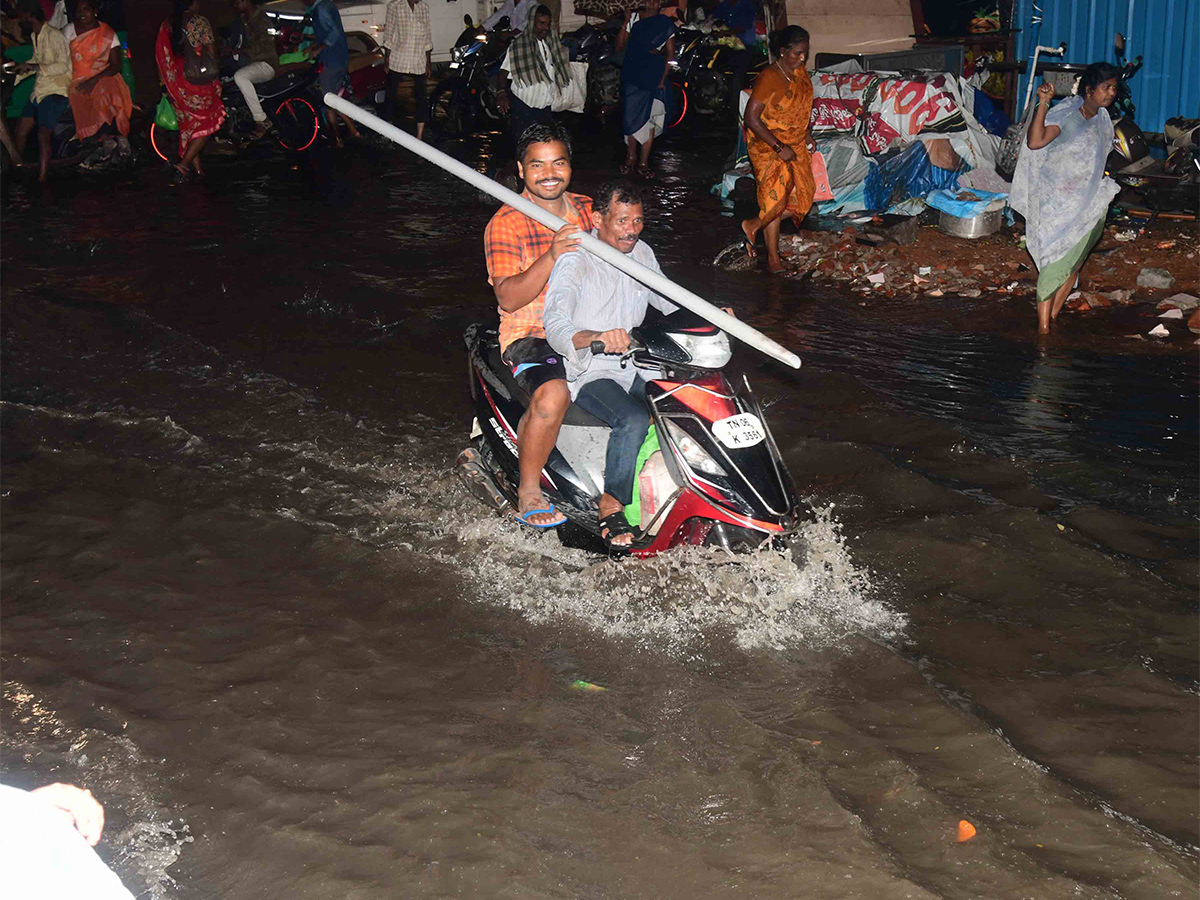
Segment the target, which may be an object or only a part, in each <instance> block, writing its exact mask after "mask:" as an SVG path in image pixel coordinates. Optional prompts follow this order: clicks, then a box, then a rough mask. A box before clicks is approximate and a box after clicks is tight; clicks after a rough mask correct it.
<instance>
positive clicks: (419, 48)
mask: <svg viewBox="0 0 1200 900" xmlns="http://www.w3.org/2000/svg"><path fill="white" fill-rule="evenodd" d="M381 43H382V44H383V49H384V53H385V55H386V58H387V66H388V80H387V100H386V101H385V102H384V104H383V117H384V118H385V119H387V120H388V121H389V122H391V123H392V124H393V125H395V124H396V89H397V88H399V87H400V77H401V76H402V75H407V76H409V77H411V78H412V80H413V96H414V97H415V99H416V104H417V115H416V119H417V140H424V138H425V122H426V120H427V119H428V118H429V101H428V100H427V99H426V98H427V95H428V88H427V79H428V78H429V76H430V75H432V74H433V57H432V54H433V31H432V29H431V28H430V26H429V6H428V5H427V4H426V3H425V0H392V2H391V3H389V4H388V7H387V18H386V20H385V22H384V26H383V41H382V42H381Z"/></svg>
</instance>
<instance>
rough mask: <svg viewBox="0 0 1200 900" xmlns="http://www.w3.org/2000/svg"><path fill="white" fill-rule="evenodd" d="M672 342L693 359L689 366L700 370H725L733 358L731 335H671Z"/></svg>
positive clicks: (720, 332)
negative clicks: (730, 345)
mask: <svg viewBox="0 0 1200 900" xmlns="http://www.w3.org/2000/svg"><path fill="white" fill-rule="evenodd" d="M671 340H673V341H674V342H675V343H677V344H678V345H679V346H680V347H682V348H683V349H684V350H685V351H686V352H687V354H688V356H690V357H691V358H692V361H691V362H690V363H688V365H691V366H696V367H697V368H699V369H720V368H723V367H724V366H725V364H726V363H727V362H729V359H730V357H731V356H733V353H732V351H731V350H730V349H729V335H727V334H726V333H725V332H723V331H718V332H717V333H716V334H687V333H675V334H672V335H671Z"/></svg>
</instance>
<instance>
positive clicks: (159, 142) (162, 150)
mask: <svg viewBox="0 0 1200 900" xmlns="http://www.w3.org/2000/svg"><path fill="white" fill-rule="evenodd" d="M150 149H152V150H153V151H154V153H155V155H156V156H157V157H158V158H159V159H161V160H162V161H163V162H166V163H174V162H175V161H176V160H177V159H179V132H178V131H167V129H165V128H159V127H158V123H157V122H151V123H150Z"/></svg>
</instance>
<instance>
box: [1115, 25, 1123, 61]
mask: <svg viewBox="0 0 1200 900" xmlns="http://www.w3.org/2000/svg"><path fill="white" fill-rule="evenodd" d="M1113 52H1114V53H1115V54H1116V55H1117V56H1118V57H1123V56H1124V55H1125V35H1123V34H1121V32H1119V31H1118V32H1117V33H1116V34H1115V35H1113Z"/></svg>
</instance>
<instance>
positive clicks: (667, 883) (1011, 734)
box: [0, 121, 1200, 900]
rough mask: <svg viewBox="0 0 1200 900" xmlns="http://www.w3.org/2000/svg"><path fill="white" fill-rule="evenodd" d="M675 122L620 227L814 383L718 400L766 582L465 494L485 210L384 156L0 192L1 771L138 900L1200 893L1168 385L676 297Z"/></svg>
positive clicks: (710, 148)
mask: <svg viewBox="0 0 1200 900" xmlns="http://www.w3.org/2000/svg"><path fill="white" fill-rule="evenodd" d="M684 127H685V128H689V129H690V130H687V131H684V132H682V133H678V134H674V135H672V136H671V137H670V139H669V140H668V141H667V142H666V144H665V146H664V147H663V149H662V151H661V153H662V158H661V161H660V163H659V168H660V172H661V178H660V180H659V181H657V182H656V183H655V184H654V185H653V188H652V192H653V195H654V198H655V203H654V206H653V208H652V209H650V210H648V219H649V222H648V225H647V228H646V231H645V233H644V234H643V238H644V239H645V240H647V241H648V242H649V243H650V244H651V245H652V246H653V247H654V249H655V251H656V252H657V254H658V257H659V260H660V262H661V264H662V267H663V269H664V271H665V272H666V273H667V274H668V275H669V276H671V277H674V278H677V279H678V280H679V281H680V282H681V283H683V284H684V285H685V286H687V287H689V288H691V289H693V290H695V291H696V292H697V293H699V294H700V295H702V296H704V297H706V298H707V299H710V300H712V301H714V302H719V303H720V305H730V306H732V307H734V308H735V310H736V311H737V314H738V315H739V316H740V317H742V318H744V319H747V320H748V321H749V322H750V323H751V324H753V325H754V326H755V327H757V328H759V329H761V330H763V331H764V332H766V333H767V334H769V335H770V336H771V337H773V338H775V339H776V340H778V341H780V342H781V343H783V344H784V345H785V346H787V347H788V348H789V349H791V350H794V351H795V352H797V353H798V354H799V355H800V356H801V358H802V359H803V360H804V366H803V368H801V369H800V370H799V371H795V372H793V371H791V370H786V369H784V368H783V367H782V366H780V365H778V364H775V363H773V362H770V361H768V360H766V359H765V358H764V357H761V356H758V355H756V354H755V353H754V352H753V351H751V350H749V349H747V348H744V347H739V348H737V350H736V352H735V356H734V363H733V366H734V368H735V370H737V371H738V372H739V373H740V372H745V373H746V375H747V376H748V377H749V379H750V380H751V382H752V384H753V385H754V387H755V389H756V390H757V391H759V392H760V394H761V395H762V396H763V398H764V401H765V403H764V405H765V406H766V407H767V416H768V417H769V419H770V423H771V426H772V428H773V430H774V434H775V437H776V440H777V442H778V444H779V446H780V449H781V451H782V453H783V455H784V457H785V459H786V461H787V463H788V466H789V468H790V470H791V472H792V475H793V477H794V479H795V481H796V483H797V485H798V487H799V488H800V489H801V492H802V493H803V495H804V496H805V497H806V500H807V502H808V504H809V506H810V507H811V509H812V522H811V523H810V524H809V525H807V526H806V529H805V533H804V538H805V541H804V544H803V548H802V549H801V550H798V551H797V554H796V556H795V558H792V557H791V556H789V555H787V554H781V553H774V552H763V553H760V554H757V555H755V556H752V557H748V558H745V559H740V560H738V561H735V562H730V561H729V560H728V559H727V558H725V557H724V556H721V555H720V554H717V553H716V552H707V551H706V552H701V551H695V550H693V551H688V552H681V553H678V554H670V555H667V556H664V557H660V558H658V559H655V560H645V561H628V560H627V561H621V562H614V561H609V560H602V559H598V558H596V557H591V556H588V555H585V554H584V553H582V552H581V551H578V550H571V549H566V548H564V547H562V546H561V545H560V544H559V542H558V540H557V538H556V537H555V536H554V535H553V534H548V535H546V534H533V533H530V532H527V531H522V530H520V529H519V528H518V527H517V526H516V525H515V524H513V523H510V522H509V521H507V520H505V519H503V518H501V517H499V516H497V515H496V514H494V513H491V512H489V511H488V510H486V509H485V508H484V507H483V506H481V505H480V504H479V503H478V502H477V501H476V500H474V499H473V498H471V497H470V496H469V495H468V494H466V492H465V491H464V490H463V489H462V487H461V486H460V483H459V481H458V480H457V478H456V476H455V474H454V471H453V465H454V460H455V457H456V456H457V454H458V452H459V450H461V449H462V447H463V446H465V444H466V441H467V434H468V430H469V427H470V418H471V413H470V405H469V395H468V390H467V383H466V377H465V375H466V364H465V358H464V357H465V353H464V347H463V341H462V333H463V330H464V329H465V328H466V326H467V325H469V324H471V323H473V322H479V321H482V322H489V323H490V322H492V321H493V320H494V318H495V305H494V300H493V298H492V294H491V291H490V288H489V287H488V285H487V282H486V270H485V265H484V257H483V251H482V234H483V228H484V226H485V225H486V223H487V220H488V218H489V217H490V215H491V214H492V212H493V211H494V205H493V204H492V203H490V202H488V203H484V202H483V201H482V200H481V199H480V197H479V195H478V194H477V192H476V191H474V190H472V189H469V188H467V187H466V186H465V185H462V184H460V183H458V182H456V181H453V180H451V179H450V178H449V177H448V176H445V175H442V174H441V173H440V172H437V171H436V170H434V169H433V168H432V167H431V166H429V165H428V164H425V163H423V162H421V161H418V160H417V159H416V158H414V157H411V156H410V155H408V154H406V153H404V152H403V151H400V150H391V149H388V148H385V147H382V146H379V145H365V146H364V145H359V146H357V147H352V148H351V149H349V150H348V151H346V152H345V153H342V154H338V155H333V156H330V155H328V152H327V151H325V150H323V149H319V150H318V151H317V152H314V153H313V154H312V155H310V156H309V157H307V158H305V159H304V160H303V161H301V162H298V163H297V162H290V161H288V160H286V159H284V158H283V157H281V156H267V157H264V158H261V159H240V160H232V161H230V160H221V159H217V158H213V159H212V160H210V161H209V162H208V165H207V168H208V171H209V175H208V178H207V182H206V183H203V184H191V185H185V186H182V187H179V188H171V187H169V186H168V183H167V177H166V175H165V174H164V173H162V172H159V171H158V170H156V169H152V168H145V169H141V170H139V171H136V172H133V173H130V174H128V175H127V176H124V178H123V180H116V181H113V180H100V179H96V178H92V179H88V178H86V177H73V176H70V175H67V176H64V177H63V178H61V179H59V180H58V181H57V183H53V184H52V185H51V186H50V187H49V188H48V189H47V190H46V191H45V192H43V191H42V190H40V189H38V188H37V187H36V186H35V185H34V184H33V183H31V182H21V181H17V180H15V179H13V178H8V179H6V184H5V185H4V197H3V220H2V234H0V238H2V240H3V284H4V290H3V300H2V309H0V312H2V315H3V319H2V328H3V344H2V351H3V385H2V386H3V403H2V405H0V416H2V427H3V433H2V435H3V442H2V445H0V446H2V450H3V473H2V485H0V487H2V496H3V503H2V506H0V514H2V516H3V544H2V553H3V556H2V562H3V582H2V588H3V665H4V675H3V677H4V703H3V737H2V738H0V775H2V776H3V780H4V782H5V783H8V784H14V785H17V786H20V787H32V786H34V785H37V784H41V783H45V782H48V781H55V780H58V781H67V782H73V783H76V784H80V785H82V786H85V787H89V788H91V789H92V790H93V792H94V793H95V794H96V795H97V797H98V798H99V799H100V800H101V801H102V802H104V803H105V805H106V810H107V814H108V819H109V825H108V829H107V831H106V835H105V840H104V842H103V843H102V844H101V845H100V847H99V848H98V849H99V851H100V852H101V855H102V856H103V857H104V858H105V859H106V860H108V861H109V862H110V863H111V864H112V866H113V868H114V869H115V870H116V871H117V872H118V874H120V875H121V877H122V879H123V880H124V881H125V883H126V885H127V886H129V887H130V889H131V890H132V891H133V892H134V893H135V894H136V895H138V896H144V897H154V898H163V897H178V898H183V900H192V898H197V900H199V898H216V897H221V898H243V897H247V898H248V897H305V898H330V900H333V898H347V897H353V898H363V900H367V898H385V897H396V896H411V897H452V896H468V895H471V896H483V897H514V898H516V897H520V898H568V897H570V898H576V897H587V898H626V897H628V898H634V897H644V898H654V900H674V898H681V900H682V898H687V900H691V898H696V897H721V898H725V897H729V898H732V897H762V898H776V897H778V898H794V897H821V898H838V897H844V898H871V900H883V898H888V900H890V898H933V897H939V898H978V897H988V898H1014V900H1015V898H1039V900H1042V898H1051V900H1053V898H1080V897H1096V898H1112V897H1123V898H1163V897H1194V896H1195V893H1196V888H1195V885H1196V879H1197V875H1198V871H1197V870H1198V866H1197V862H1198V859H1197V855H1198V852H1200V835H1198V833H1197V829H1198V820H1197V809H1198V806H1200V791H1198V779H1197V776H1198V771H1197V753H1196V751H1197V746H1198V741H1200V722H1198V720H1197V694H1198V685H1200V678H1198V673H1197V653H1198V648H1197V616H1198V612H1200V607H1198V604H1197V589H1198V587H1200V578H1198V573H1197V538H1198V530H1197V509H1198V504H1200V478H1198V463H1197V459H1198V458H1200V424H1198V421H1197V418H1198V416H1197V414H1198V408H1200V403H1198V400H1200V390H1198V379H1197V365H1196V356H1195V354H1194V353H1192V352H1180V351H1179V350H1177V349H1175V350H1172V349H1167V348H1160V347H1153V346H1149V345H1135V346H1134V349H1133V350H1132V352H1131V350H1130V347H1131V342H1129V341H1122V340H1121V339H1120V338H1119V335H1120V334H1121V333H1122V330H1121V327H1120V323H1113V322H1109V323H1107V324H1106V322H1104V321H1101V320H1098V319H1091V320H1085V319H1083V318H1078V317H1077V318H1075V319H1071V320H1065V321H1064V322H1063V323H1062V324H1061V325H1060V326H1059V327H1058V332H1057V333H1056V334H1055V335H1054V336H1053V337H1052V338H1051V339H1050V340H1049V341H1046V342H1043V343H1041V344H1039V343H1038V342H1037V341H1036V340H1035V336H1034V334H1033V331H1034V313H1033V308H1032V304H1030V303H1029V302H1028V301H1019V300H1013V299H1011V298H1004V299H996V298H989V297H987V296H984V297H982V298H979V299H977V300H958V299H952V298H943V299H941V300H938V301H935V300H934V299H933V298H928V297H922V298H918V299H912V300H909V299H895V300H876V299H872V300H870V301H864V300H862V299H861V298H860V297H858V296H857V295H850V294H849V293H846V294H839V293H836V292H833V291H830V290H829V289H827V288H821V289H815V288H813V287H812V286H811V283H806V282H800V281H796V280H784V279H778V278H775V279H772V278H769V277H768V276H767V275H766V273H765V270H764V271H762V272H754V273H748V274H747V273H743V274H732V273H727V272H724V271H721V270H717V269H713V268H712V267H711V266H710V265H709V263H710V261H711V260H712V258H713V257H714V255H715V254H716V253H717V251H719V250H720V249H721V248H722V247H723V246H725V245H726V244H727V243H729V242H731V241H732V240H733V239H734V237H735V236H736V233H737V225H736V223H735V222H734V221H732V220H731V219H728V218H722V217H721V216H720V209H719V205H718V203H717V201H716V200H715V199H714V198H712V197H711V196H710V195H709V193H708V191H709V188H710V187H711V185H712V183H713V182H714V181H715V179H716V170H717V168H718V165H719V162H720V158H721V157H723V156H724V155H725V153H726V152H727V151H728V150H729V149H731V148H729V147H725V146H724V143H723V142H724V140H725V137H724V135H725V132H723V131H719V130H717V129H715V128H713V127H710V126H708V125H706V124H705V123H704V122H703V121H698V122H692V123H690V124H689V125H685V126H684ZM488 148H489V143H488V140H487V139H483V140H482V142H480V141H472V142H466V143H459V144H448V145H445V146H444V147H443V149H445V150H447V152H451V153H453V154H455V155H457V156H459V157H460V158H462V159H464V161H466V162H468V163H469V164H473V165H474V164H477V165H478V166H479V168H481V169H482V168H483V167H484V162H483V160H484V158H485V155H486V153H487V151H488ZM576 149H577V159H576V171H575V179H574V182H573V184H572V188H573V189H575V190H578V191H581V192H584V193H590V192H591V191H592V190H594V189H595V188H596V187H597V186H598V185H599V183H600V182H601V181H602V180H603V179H604V178H605V177H607V176H609V175H611V174H613V172H614V163H615V156H614V154H615V152H616V139H611V138H609V137H608V136H603V137H601V136H598V135H597V134H596V133H595V132H594V131H592V130H585V132H584V134H583V135H582V136H581V137H580V139H579V146H578V147H577V148H576ZM1124 330H1125V331H1128V330H1129V329H1128V328H1126V329H1124ZM1143 330H1144V329H1143ZM589 686H601V687H603V688H604V690H603V691H601V690H596V689H592V688H591V687H589ZM961 819H966V820H968V821H970V822H971V823H973V824H974V825H975V827H976V828H977V829H978V834H977V836H976V837H975V838H973V839H972V840H970V841H967V842H964V843H958V842H956V841H955V833H956V828H957V826H958V822H959V820H961Z"/></svg>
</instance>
